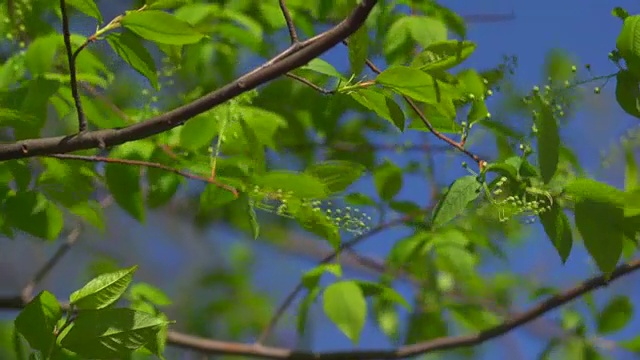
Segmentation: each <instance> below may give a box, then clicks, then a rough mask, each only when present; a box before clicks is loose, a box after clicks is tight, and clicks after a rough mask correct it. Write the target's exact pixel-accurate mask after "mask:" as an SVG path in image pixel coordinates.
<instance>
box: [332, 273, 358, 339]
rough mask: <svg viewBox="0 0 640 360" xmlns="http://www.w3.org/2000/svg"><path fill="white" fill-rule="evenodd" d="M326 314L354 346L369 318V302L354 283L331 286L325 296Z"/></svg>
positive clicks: (345, 282)
mask: <svg viewBox="0 0 640 360" xmlns="http://www.w3.org/2000/svg"><path fill="white" fill-rule="evenodd" d="M323 308H324V313H325V314H326V315H327V317H329V319H331V321H332V322H333V323H334V324H336V326H337V327H338V329H340V331H342V333H343V334H345V335H346V336H347V337H348V338H349V339H350V340H351V341H352V342H353V343H354V344H355V343H358V340H359V339H360V333H361V332H362V329H363V328H364V323H365V321H366V317H367V302H366V301H365V298H364V294H363V293H362V290H361V288H360V287H359V286H358V285H357V284H356V283H354V282H353V281H341V282H337V283H333V284H331V285H329V286H328V287H327V288H326V289H325V291H324V294H323Z"/></svg>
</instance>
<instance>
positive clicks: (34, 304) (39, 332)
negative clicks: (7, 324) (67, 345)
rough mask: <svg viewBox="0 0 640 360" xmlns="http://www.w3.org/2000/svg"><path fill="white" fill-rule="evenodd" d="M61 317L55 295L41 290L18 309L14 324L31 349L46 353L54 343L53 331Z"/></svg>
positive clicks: (60, 309) (60, 310)
mask: <svg viewBox="0 0 640 360" xmlns="http://www.w3.org/2000/svg"><path fill="white" fill-rule="evenodd" d="M61 317H62V308H61V307H60V304H59V303H58V300H56V297H55V296H54V295H53V294H51V293H50V292H48V291H42V292H40V293H39V294H38V296H36V297H35V298H34V299H33V300H31V301H30V302H29V304H27V306H25V308H24V309H22V311H20V314H18V316H17V317H16V320H15V326H16V330H17V331H18V332H20V334H22V336H24V338H25V339H26V340H27V341H28V342H29V345H31V347H32V348H33V349H35V350H38V351H41V352H42V353H43V354H48V353H49V351H51V348H52V347H53V346H54V345H55V341H56V338H55V333H54V331H55V329H56V323H57V322H58V320H60V318H61Z"/></svg>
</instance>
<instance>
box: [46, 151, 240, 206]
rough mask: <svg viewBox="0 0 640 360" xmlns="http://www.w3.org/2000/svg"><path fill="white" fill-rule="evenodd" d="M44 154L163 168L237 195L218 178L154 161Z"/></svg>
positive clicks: (54, 156) (54, 155)
mask: <svg viewBox="0 0 640 360" xmlns="http://www.w3.org/2000/svg"><path fill="white" fill-rule="evenodd" d="M46 156H48V157H52V158H56V159H63V160H64V159H66V160H79V161H86V162H103V163H111V164H121V165H131V166H144V167H149V168H156V169H160V170H164V171H167V172H172V173H174V174H177V175H180V176H182V177H185V178H188V179H193V180H199V181H204V182H206V183H209V184H213V185H215V186H217V187H219V188H221V189H224V190H227V191H229V192H231V193H232V194H233V195H234V196H235V197H236V198H237V197H238V196H239V194H238V190H236V188H234V187H232V186H229V185H227V184H223V183H221V182H219V181H218V180H216V179H215V178H210V177H204V176H199V175H195V174H192V173H189V172H186V171H182V170H178V169H174V168H172V167H170V166H167V165H163V164H160V163H154V162H149V161H142V160H131V159H116V158H109V157H103V156H87V155H74V154H52V155H46Z"/></svg>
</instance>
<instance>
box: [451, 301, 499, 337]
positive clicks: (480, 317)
mask: <svg viewBox="0 0 640 360" xmlns="http://www.w3.org/2000/svg"><path fill="white" fill-rule="evenodd" d="M448 309H449V310H450V311H451V315H452V317H453V319H454V320H455V321H456V322H457V323H459V324H460V325H462V326H463V327H465V328H467V329H470V330H474V331H482V330H486V329H488V328H491V327H493V326H496V325H498V324H499V323H500V318H498V316H496V315H495V314H493V313H492V312H490V311H489V310H488V309H486V308H485V307H483V306H481V305H476V304H452V305H450V306H449V307H448Z"/></svg>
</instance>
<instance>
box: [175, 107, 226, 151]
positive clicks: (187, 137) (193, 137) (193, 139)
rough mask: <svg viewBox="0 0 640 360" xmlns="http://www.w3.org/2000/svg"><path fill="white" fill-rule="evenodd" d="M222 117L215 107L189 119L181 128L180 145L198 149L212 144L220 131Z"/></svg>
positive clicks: (189, 148)
mask: <svg viewBox="0 0 640 360" xmlns="http://www.w3.org/2000/svg"><path fill="white" fill-rule="evenodd" d="M220 122H221V119H220V117H219V113H218V112H217V111H216V110H215V109H214V110H210V111H207V112H205V113H203V114H200V115H198V116H196V117H194V118H193V119H190V120H189V121H187V122H186V123H185V124H184V125H183V126H182V128H181V129H180V146H181V147H183V148H185V149H188V150H198V149H201V148H203V147H209V146H211V143H212V142H213V138H214V137H215V136H216V135H217V134H218V133H219V130H220V129H219V128H220Z"/></svg>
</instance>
